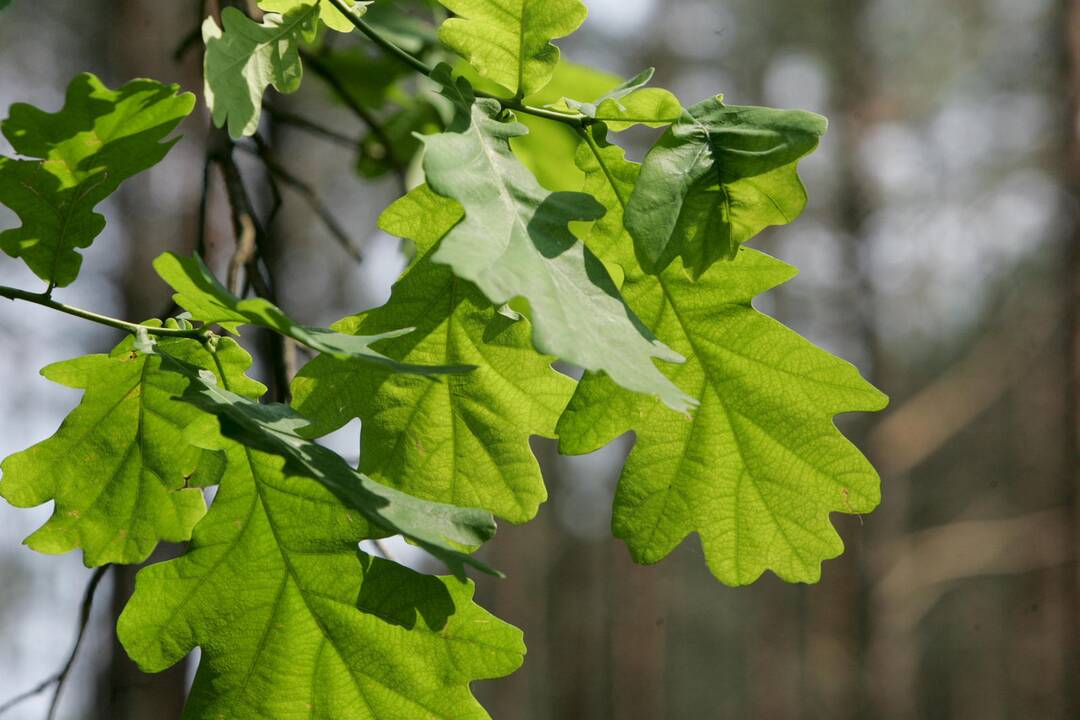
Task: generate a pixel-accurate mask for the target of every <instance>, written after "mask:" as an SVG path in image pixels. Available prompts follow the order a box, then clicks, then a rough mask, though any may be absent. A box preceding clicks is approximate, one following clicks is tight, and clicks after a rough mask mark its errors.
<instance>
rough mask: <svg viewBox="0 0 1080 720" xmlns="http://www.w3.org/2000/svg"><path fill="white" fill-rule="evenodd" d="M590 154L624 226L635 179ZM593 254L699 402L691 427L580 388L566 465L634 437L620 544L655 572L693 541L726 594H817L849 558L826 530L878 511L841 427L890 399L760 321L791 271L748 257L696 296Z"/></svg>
mask: <svg viewBox="0 0 1080 720" xmlns="http://www.w3.org/2000/svg"><path fill="white" fill-rule="evenodd" d="M597 148H598V150H597V152H596V153H594V159H593V161H591V162H589V161H584V160H583V163H582V165H583V169H584V170H586V172H587V173H588V175H589V181H588V182H589V185H590V186H593V187H595V186H598V185H600V184H602V183H604V182H607V178H608V177H613V178H618V180H617V181H616V183H615V186H614V187H612V188H611V190H610V191H609V192H606V193H605V192H599V191H598V192H597V197H598V198H600V199H601V201H603V202H605V203H609V202H610V203H612V204H611V206H610V210H611V213H612V214H618V213H620V211H621V209H622V208H621V204H620V202H619V198H625V197H626V195H627V191H628V189H629V187H631V186H632V184H633V176H634V174H635V173H636V172H637V166H636V165H634V164H632V163H629V162H628V161H626V160H625V158H624V157H623V154H622V151H621V150H619V149H617V148H614V147H611V146H607V145H606V144H604V143H602V141H601V142H598V143H597ZM580 157H582V158H584V155H582V156H580ZM601 161H602V163H603V164H602V165H601ZM603 168H606V172H605V171H604V170H603ZM596 189H597V190H599V188H596ZM593 241H595V245H594V246H595V247H597V249H598V251H599V252H602V253H603V254H604V256H605V259H607V260H608V261H609V262H613V263H618V264H620V265H622V266H623V267H624V269H625V271H626V281H625V283H624V285H623V293H624V296H625V297H626V299H627V301H628V302H629V303H630V305H631V306H632V307H633V308H634V309H635V310H636V311H637V312H638V313H640V314H641V316H642V317H646V318H655V319H656V330H657V332H658V333H659V334H660V336H661V337H663V338H664V339H665V340H667V341H668V342H669V343H671V345H672V347H674V348H675V349H676V350H679V351H681V352H683V353H684V354H685V355H686V356H687V357H688V358H689V359H688V361H687V362H686V364H685V365H680V366H678V367H671V368H667V369H666V371H667V373H668V374H669V376H670V377H671V379H672V380H673V381H675V382H676V383H678V385H679V386H680V387H682V388H683V389H684V390H686V391H687V392H689V393H691V394H693V395H695V396H697V397H699V398H700V399H701V406H700V407H699V408H698V409H697V411H696V412H695V413H694V416H693V417H692V418H688V417H680V416H678V415H675V414H674V413H672V412H671V411H670V410H668V409H667V408H665V407H663V406H662V405H661V404H659V403H657V402H655V401H650V400H649V399H647V398H643V397H641V396H639V395H634V394H631V393H628V392H626V391H625V390H623V389H621V388H619V387H618V386H616V385H615V384H614V383H612V382H611V381H610V380H609V379H607V378H605V377H603V376H601V375H597V374H591V373H590V374H587V375H586V377H585V379H584V380H582V382H581V383H580V385H579V386H578V390H577V392H576V394H575V396H574V398H573V400H571V403H570V407H569V409H568V410H567V412H566V414H565V415H564V416H563V418H562V419H561V420H560V423H559V437H560V447H561V449H562V450H563V451H564V452H568V453H583V452H588V451H591V450H594V449H596V448H598V447H600V446H602V445H604V444H605V443H607V442H609V441H610V440H611V439H613V438H615V437H618V436H619V435H622V434H623V433H625V432H627V431H629V430H633V431H634V432H635V433H636V436H637V443H636V445H635V446H634V450H633V452H631V454H630V457H629V459H628V460H627V462H626V466H625V467H624V468H623V472H622V477H621V479H620V481H619V487H618V491H617V493H616V497H615V509H614V516H613V520H612V525H613V530H614V533H615V535H616V536H618V537H620V538H622V539H623V540H625V541H626V542H627V544H628V545H629V547H630V551H631V553H632V554H633V556H634V558H635V559H636V560H637V561H639V562H644V563H652V562H657V561H659V560H660V559H662V558H663V557H665V556H666V555H667V554H668V553H670V552H671V551H672V550H674V549H675V547H676V546H677V545H678V544H679V543H680V542H682V540H683V539H684V538H685V537H686V536H687V535H689V534H690V533H693V532H696V533H698V534H699V535H700V537H701V542H702V545H703V547H704V551H705V559H706V562H707V563H708V565H709V568H710V569H711V570H712V572H713V574H715V575H716V577H718V578H719V579H720V580H722V581H723V582H725V583H728V584H731V585H744V584H748V583H751V582H753V581H754V580H756V579H757V578H758V577H759V576H760V575H761V574H762V573H763V572H764V571H765V570H772V571H773V572H775V573H776V574H777V575H779V576H780V577H781V578H783V579H785V580H789V581H800V582H814V581H817V580H818V579H819V577H820V573H821V562H822V560H825V559H828V558H832V557H835V556H837V555H839V554H840V552H841V551H842V550H843V544H842V542H841V540H840V538H839V536H838V535H837V533H836V531H835V529H834V528H833V526H832V525H831V523H830V522H829V514H830V513H832V512H843V513H867V512H870V511H871V510H873V508H874V507H875V506H876V505H877V504H878V502H879V499H880V487H879V480H878V476H877V474H876V473H875V472H874V469H873V468H872V467H871V466H870V464H869V463H868V462H867V461H866V459H865V458H864V457H863V456H862V455H861V454H860V453H859V452H858V450H857V449H856V448H855V447H854V446H853V445H851V443H850V442H848V440H847V439H845V438H844V437H843V435H841V434H840V432H839V431H838V430H837V429H836V426H835V425H834V424H833V416H835V415H837V414H838V413H843V412H852V411H875V410H880V409H881V408H883V407H884V406H885V403H886V398H885V397H884V396H883V395H882V394H881V393H880V392H878V391H877V390H876V389H874V388H873V387H872V386H871V385H870V384H869V383H867V382H866V381H865V380H863V379H862V378H861V377H860V376H859V373H858V371H857V370H856V369H855V368H854V367H852V366H851V365H850V364H848V363H846V362H844V361H843V360H840V359H838V358H836V357H834V356H832V355H830V354H828V353H826V352H825V351H823V350H821V349H819V348H817V347H815V346H814V345H812V344H811V343H809V342H808V341H806V340H804V339H803V338H801V337H800V336H799V335H797V334H796V333H794V332H793V331H791V330H789V329H788V328H786V327H784V326H783V325H781V324H780V323H778V322H776V321H775V320H772V319H771V318H769V317H766V316H765V315H762V314H761V313H759V312H757V311H756V310H754V309H753V307H752V306H751V301H752V299H753V298H754V297H755V296H757V295H759V294H761V293H763V292H765V291H767V290H769V289H771V288H773V287H775V286H777V285H779V284H781V283H783V282H785V281H786V280H788V279H790V278H791V277H792V276H793V275H794V274H795V271H794V269H793V268H791V267H790V266H788V265H785V264H784V263H782V262H779V261H778V260H774V259H773V258H771V257H769V256H767V255H764V254H761V253H758V252H755V251H753V250H748V249H742V250H740V251H739V252H738V254H737V256H736V258H735V259H734V260H733V261H732V262H730V263H719V264H717V265H714V266H713V267H712V268H710V269H709V270H708V272H706V273H705V274H704V275H702V277H701V278H700V279H699V280H698V281H697V282H694V281H692V280H691V279H690V278H689V277H688V275H687V273H686V272H685V271H684V269H683V268H682V267H681V263H680V262H678V261H676V262H674V263H672V265H671V266H670V267H668V268H667V269H665V270H664V271H663V272H662V273H660V275H658V276H654V275H647V274H645V273H644V272H642V271H641V270H640V269H639V268H638V267H637V265H636V263H635V262H634V254H633V249H632V247H631V245H630V243H629V238H627V237H626V236H625V235H622V234H621V229H620V228H618V227H617V226H616V225H614V224H612V225H611V226H609V228H608V229H607V230H606V231H603V232H601V231H595V232H594V234H593V236H592V237H590V242H593Z"/></svg>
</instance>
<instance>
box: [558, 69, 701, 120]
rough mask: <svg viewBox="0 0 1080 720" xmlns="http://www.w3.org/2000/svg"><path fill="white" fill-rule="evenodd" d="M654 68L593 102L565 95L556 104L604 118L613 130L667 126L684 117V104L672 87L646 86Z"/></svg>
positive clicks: (595, 117)
mask: <svg viewBox="0 0 1080 720" xmlns="http://www.w3.org/2000/svg"><path fill="white" fill-rule="evenodd" d="M654 72H655V70H654V69H653V68H648V69H647V70H643V71H642V72H640V73H638V74H637V75H635V76H634V77H632V78H630V79H629V80H627V81H626V82H624V83H622V84H620V85H619V86H618V87H616V88H614V89H613V90H611V91H610V92H607V93H605V94H604V95H602V96H601V97H599V98H597V99H596V100H594V101H592V102H581V101H578V100H571V99H567V98H564V99H563V100H561V101H560V102H558V103H555V104H554V105H553V107H554V108H555V109H557V110H564V111H577V112H579V113H581V114H582V115H584V116H585V117H587V118H592V119H593V120H599V121H601V122H603V123H604V124H605V125H606V126H607V128H608V129H609V130H611V131H613V132H619V131H621V130H626V129H628V128H631V127H634V126H635V125H645V126H646V127H654V128H655V127H663V126H664V125H670V124H671V123H673V122H676V121H677V120H678V119H679V118H680V117H682V114H683V112H685V111H684V110H683V107H682V104H681V103H680V102H679V99H678V98H677V97H675V96H674V95H673V94H672V93H671V92H670V91H668V90H664V89H662V88H650V87H645V86H646V85H647V84H648V83H649V81H650V80H652V77H653V73H654Z"/></svg>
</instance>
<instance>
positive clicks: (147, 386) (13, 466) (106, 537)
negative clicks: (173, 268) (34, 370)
mask: <svg viewBox="0 0 1080 720" xmlns="http://www.w3.org/2000/svg"><path fill="white" fill-rule="evenodd" d="M132 344H133V343H132V339H131V338H129V339H127V340H125V341H124V342H123V343H121V344H120V345H119V346H118V347H117V348H116V349H115V350H113V352H112V353H111V354H109V355H88V356H86V357H81V358H76V359H74V360H68V361H66V362H61V363H57V364H55V365H50V366H48V367H46V368H45V369H44V370H42V374H43V375H44V376H45V377H47V378H48V379H50V380H52V381H53V382H56V383H59V384H61V385H66V386H68V387H72V388H78V389H82V390H85V394H84V395H83V399H82V402H81V403H80V404H79V406H78V407H77V408H76V409H75V410H74V411H73V412H72V413H71V414H70V415H69V416H68V417H67V419H66V420H65V421H64V423H63V425H61V426H60V430H59V431H57V433H56V434H55V435H54V436H52V437H51V438H49V439H48V440H45V441H43V442H40V443H38V444H37V445H34V446H33V447H31V448H30V449H28V450H24V451H23V452H21V453H17V454H15V455H12V456H11V457H9V458H7V459H6V460H5V461H4V462H3V464H2V465H0V470H2V471H3V478H2V481H0V495H2V496H3V497H4V498H5V499H6V500H7V501H8V502H10V503H11V504H12V505H15V506H17V507H33V506H35V505H40V504H42V503H45V502H48V501H50V500H53V501H55V503H56V504H55V507H54V510H53V515H52V517H51V518H49V520H48V522H46V523H45V525H43V526H42V527H41V528H40V529H38V530H37V531H36V532H35V533H34V534H33V535H31V536H30V537H29V538H27V540H26V542H27V544H28V545H29V546H30V547H31V548H33V549H34V550H37V551H39V552H46V553H64V552H68V551H70V550H74V549H75V548H82V549H83V553H84V560H85V562H86V565H87V566H97V565H103V564H105V563H138V562H141V561H143V560H145V559H146V558H147V557H148V556H149V555H150V553H151V552H152V551H153V549H154V547H155V546H156V545H157V543H158V542H159V541H162V540H165V541H169V542H181V541H184V540H187V539H188V538H189V537H191V529H192V528H193V527H194V526H195V523H196V522H198V520H199V519H200V518H201V517H202V516H203V513H204V512H205V505H204V503H203V496H202V492H201V491H200V490H199V486H202V485H207V484H212V483H213V482H215V481H216V477H215V476H214V473H213V470H214V469H215V467H216V463H215V462H214V461H213V458H206V457H205V455H206V451H204V450H202V449H200V447H196V445H194V444H192V443H190V442H187V441H185V440H184V439H183V437H182V436H183V433H184V431H185V429H186V428H187V427H188V426H190V425H192V424H193V423H195V422H196V421H197V420H198V419H199V418H200V417H205V414H204V413H202V412H200V411H199V410H198V409H196V408H195V407H192V406H191V405H188V404H185V403H182V402H178V401H177V400H176V398H177V397H178V396H179V395H181V394H182V393H183V392H184V389H185V388H186V386H187V384H188V379H187V377H185V376H184V375H182V374H179V373H176V372H172V371H169V370H168V369H166V368H163V367H162V366H161V358H160V357H155V356H152V355H144V354H141V353H138V352H136V351H134V350H133V349H132ZM160 346H161V347H162V348H164V349H167V350H168V351H169V352H171V353H175V354H177V355H179V356H181V357H183V358H184V359H185V361H186V362H189V363H193V364H195V365H198V366H199V367H202V368H208V369H213V371H215V372H220V370H219V369H218V367H217V366H216V365H215V364H214V361H213V359H212V358H211V356H210V355H209V353H207V352H206V350H204V349H203V347H202V345H201V344H200V343H199V342H198V341H195V340H186V339H165V340H162V341H161V342H160ZM218 359H219V360H220V362H221V369H223V370H224V372H225V373H226V375H227V378H228V380H229V382H230V383H231V384H232V385H233V386H234V387H236V388H237V389H238V391H240V392H243V393H244V394H245V395H247V396H249V397H258V396H259V395H261V394H262V393H263V392H264V391H265V388H263V387H262V386H261V385H259V384H258V383H256V382H254V381H252V380H248V379H247V378H245V377H244V371H245V370H247V368H248V366H249V365H250V364H251V358H250V356H248V354H247V353H246V352H244V351H243V350H242V349H241V348H240V346H239V345H237V344H236V343H235V342H233V341H231V340H223V341H222V342H221V343H220V346H219V350H218ZM208 470H209V471H210V473H209V476H208V475H207V472H208Z"/></svg>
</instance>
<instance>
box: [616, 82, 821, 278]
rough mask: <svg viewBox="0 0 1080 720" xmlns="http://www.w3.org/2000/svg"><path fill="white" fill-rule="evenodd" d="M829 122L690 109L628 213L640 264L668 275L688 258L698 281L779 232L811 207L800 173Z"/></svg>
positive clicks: (667, 137) (645, 174) (794, 113)
mask: <svg viewBox="0 0 1080 720" xmlns="http://www.w3.org/2000/svg"><path fill="white" fill-rule="evenodd" d="M825 128H826V121H825V118H823V117H821V116H820V115H815V114H813V113H809V112H804V111H801V110H773V109H770V108H758V107H741V106H737V105H733V106H730V107H729V106H725V105H724V104H723V103H722V102H721V101H720V99H719V98H712V99H709V100H706V101H704V102H701V103H698V104H697V105H695V106H693V107H691V108H689V109H688V110H687V111H686V113H685V114H684V115H683V116H682V117H681V118H680V119H679V121H678V122H677V123H675V124H674V125H673V126H672V127H671V128H670V129H668V131H667V133H665V134H664V136H663V137H662V138H660V140H659V141H658V142H657V144H656V145H655V146H654V147H653V149H652V150H650V151H649V154H648V155H647V156H646V158H645V162H644V164H643V165H642V168H641V177H640V179H639V181H638V183H637V187H636V188H635V189H634V194H633V196H632V197H631V198H630V204H629V205H628V206H627V208H626V227H627V229H628V230H629V231H630V234H631V235H633V237H634V241H635V248H636V249H637V256H638V261H639V262H640V263H641V265H642V267H643V268H645V270H646V271H648V272H651V273H658V272H660V271H661V270H663V269H664V268H666V267H667V266H668V265H669V264H670V263H671V261H672V260H674V259H675V258H676V257H678V256H680V255H681V256H682V258H683V264H684V266H685V267H686V269H687V271H688V272H690V274H691V276H692V277H694V278H697V277H700V276H701V274H702V273H704V272H705V270H707V269H708V268H709V266H710V265H712V264H713V263H714V262H716V261H717V260H721V259H727V260H731V259H733V258H734V257H735V254H736V253H737V252H738V250H739V246H740V245H742V244H743V243H745V242H747V241H748V240H750V239H751V238H753V237H754V236H755V235H757V234H758V233H759V232H761V231H762V230H764V229H765V228H766V227H768V226H770V225H784V224H786V223H789V222H791V221H792V220H794V219H795V218H796V217H798V216H799V214H800V213H802V211H803V209H804V208H805V207H806V191H805V190H804V189H803V186H802V182H800V180H799V176H798V173H797V172H796V165H797V163H798V161H799V159H800V158H802V157H803V156H805V155H807V154H809V153H810V152H812V151H813V150H814V149H815V148H816V147H817V145H818V140H819V139H820V137H821V136H822V135H823V134H824V133H825Z"/></svg>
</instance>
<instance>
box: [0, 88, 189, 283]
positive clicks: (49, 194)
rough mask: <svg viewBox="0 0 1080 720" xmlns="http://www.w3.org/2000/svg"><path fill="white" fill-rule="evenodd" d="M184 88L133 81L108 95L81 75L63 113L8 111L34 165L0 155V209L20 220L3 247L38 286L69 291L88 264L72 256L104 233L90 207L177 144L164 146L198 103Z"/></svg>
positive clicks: (12, 133) (8, 128) (14, 139)
mask: <svg viewBox="0 0 1080 720" xmlns="http://www.w3.org/2000/svg"><path fill="white" fill-rule="evenodd" d="M178 89H179V88H178V86H177V85H163V84H161V83H159V82H156V81H154V80H132V81H131V82H129V83H127V84H126V85H124V86H123V87H121V88H120V89H119V90H110V89H109V88H107V87H105V85H104V84H102V82H101V81H100V80H98V79H97V78H96V77H95V76H93V75H90V74H89V73H84V74H82V75H79V76H78V77H76V78H75V79H74V80H72V81H71V84H70V85H69V86H68V89H67V97H66V99H65V101H64V107H63V109H62V110H60V111H59V112H56V113H47V112H44V111H42V110H39V109H37V108H35V107H33V106H31V105H25V104H23V103H17V104H15V105H12V106H11V113H10V115H9V117H8V119H7V120H5V121H4V122H3V124H2V129H3V132H4V136H5V137H6V138H7V140H8V142H10V143H11V146H12V147H13V148H14V149H15V152H16V153H18V154H19V155H22V156H23V157H25V158H35V159H32V160H25V159H15V158H7V157H2V156H0V203H3V204H4V205H6V206H8V207H9V208H11V209H12V210H13V211H14V212H15V214H16V215H18V216H19V218H20V219H21V220H22V222H23V225H22V226H21V227H19V228H13V229H9V230H5V231H3V232H2V233H0V248H2V249H3V250H4V252H6V253H7V254H8V255H10V256H12V257H21V258H22V259H23V260H24V261H25V262H26V264H27V265H29V266H30V269H31V270H32V271H33V272H34V274H35V275H37V276H38V277H39V278H41V279H42V280H44V281H46V282H50V283H52V284H54V285H55V286H57V287H64V286H66V285H70V284H71V283H72V282H73V281H74V280H75V278H76V277H77V276H78V274H79V268H80V267H81V266H82V256H81V255H79V253H78V252H76V250H77V249H79V248H87V247H90V244H91V243H93V241H94V239H95V238H96V237H97V236H98V235H100V234H101V231H102V230H103V229H104V228H105V218H104V217H102V216H101V215H99V214H97V213H96V212H94V207H95V206H96V205H97V204H98V203H100V202H101V201H102V200H104V199H105V198H106V197H108V196H109V195H111V194H112V193H113V192H114V191H115V190H116V189H117V188H118V187H120V184H121V183H123V182H124V181H125V180H127V179H128V178H130V177H131V176H133V175H136V174H137V173H140V172H142V171H143V170H147V169H148V168H151V167H153V166H154V165H156V164H157V163H159V162H160V161H161V160H162V159H163V158H164V157H165V155H166V154H167V153H168V152H169V149H170V148H172V146H173V144H174V143H175V142H176V140H171V141H166V142H162V140H164V139H165V137H166V136H167V135H168V134H169V133H171V132H172V131H173V130H174V129H175V128H176V126H177V125H178V124H179V123H180V121H181V120H183V119H184V118H185V117H187V115H188V114H189V113H190V112H191V110H192V108H193V107H194V106H195V97H194V96H193V95H191V94H190V93H182V94H179V95H178V94H177V91H178Z"/></svg>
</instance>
